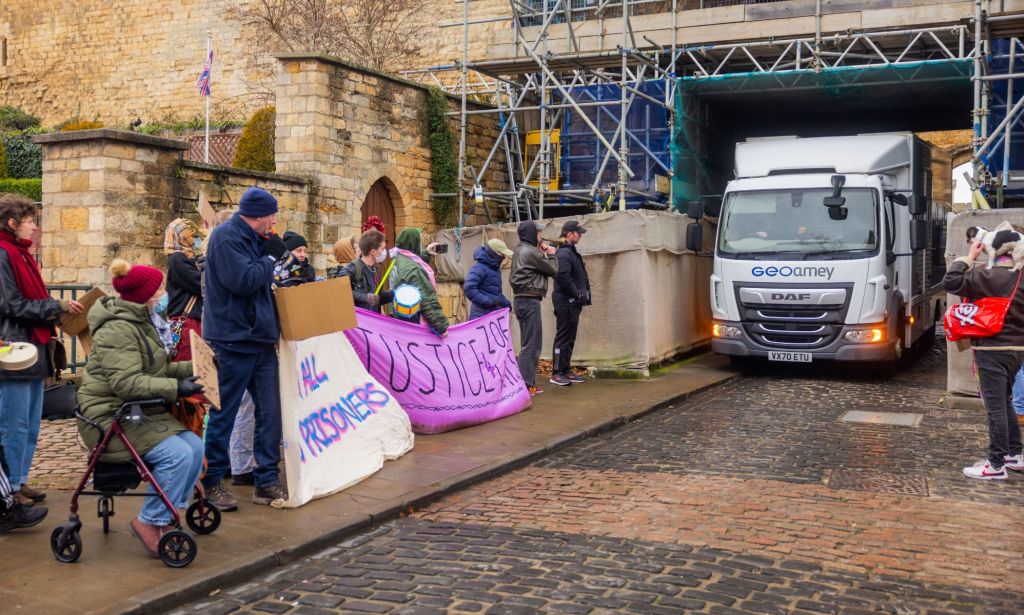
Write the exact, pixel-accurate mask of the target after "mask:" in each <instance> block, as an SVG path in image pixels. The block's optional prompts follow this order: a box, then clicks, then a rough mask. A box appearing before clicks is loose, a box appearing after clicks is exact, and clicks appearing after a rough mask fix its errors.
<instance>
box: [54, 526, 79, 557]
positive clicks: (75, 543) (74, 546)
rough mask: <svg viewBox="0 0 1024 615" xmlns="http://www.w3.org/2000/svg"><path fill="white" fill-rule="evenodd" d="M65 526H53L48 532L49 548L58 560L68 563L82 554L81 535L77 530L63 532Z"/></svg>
mask: <svg viewBox="0 0 1024 615" xmlns="http://www.w3.org/2000/svg"><path fill="white" fill-rule="evenodd" d="M64 530H65V526H63V525H61V526H59V527H55V528H53V532H51V533H50V550H51V551H53V556H54V557H56V558H57V561H58V562H64V563H65V564H70V563H71V562H74V561H76V560H77V559H78V558H79V556H80V555H82V537H81V536H80V535H79V534H78V530H71V531H68V532H66V533H65V531H64Z"/></svg>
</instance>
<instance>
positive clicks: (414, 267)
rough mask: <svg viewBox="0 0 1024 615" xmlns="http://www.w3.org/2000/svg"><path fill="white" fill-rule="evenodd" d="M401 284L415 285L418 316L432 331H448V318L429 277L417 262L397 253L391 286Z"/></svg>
mask: <svg viewBox="0 0 1024 615" xmlns="http://www.w3.org/2000/svg"><path fill="white" fill-rule="evenodd" d="M402 284H409V285H410V286H415V287H416V288H417V290H419V291H420V316H421V317H422V318H423V320H426V321H427V324H428V325H430V328H431V329H433V330H434V333H437V334H438V335H441V334H443V333H445V332H446V331H448V318H447V317H446V316H445V315H444V310H443V309H441V303H440V302H439V301H438V300H437V291H436V290H434V287H433V286H432V285H431V284H430V277H429V276H427V272H426V271H424V270H423V267H420V265H419V263H417V262H416V261H414V260H412V259H411V258H408V257H406V256H402V255H401V254H399V255H398V256H396V257H395V268H394V269H393V270H392V271H391V288H392V290H394V289H395V288H398V287H399V286H400V285H402Z"/></svg>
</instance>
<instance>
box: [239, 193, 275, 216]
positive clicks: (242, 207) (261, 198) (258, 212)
mask: <svg viewBox="0 0 1024 615" xmlns="http://www.w3.org/2000/svg"><path fill="white" fill-rule="evenodd" d="M238 213H239V214H240V215H243V216H247V217H249V218H262V217H263V216H269V215H270V214H276V213H277V199H275V198H274V195H272V194H270V193H269V192H267V191H266V190H264V189H263V188H256V187H255V186H254V187H252V188H249V189H248V190H246V191H245V194H243V195H242V199H241V200H240V201H238Z"/></svg>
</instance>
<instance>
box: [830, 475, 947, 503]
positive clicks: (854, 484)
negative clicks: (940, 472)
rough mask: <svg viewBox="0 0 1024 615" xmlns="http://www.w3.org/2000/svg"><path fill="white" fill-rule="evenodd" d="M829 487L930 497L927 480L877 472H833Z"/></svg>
mask: <svg viewBox="0 0 1024 615" xmlns="http://www.w3.org/2000/svg"><path fill="white" fill-rule="evenodd" d="M828 486H829V487H830V488H832V489H850V490H852V491H871V492H873V493H894V494H898V495H921V496H925V497H927V496H928V480H927V479H925V478H922V477H920V476H913V475H908V474H888V473H886V472H878V471H875V470H832V473H831V475H830V476H829V478H828Z"/></svg>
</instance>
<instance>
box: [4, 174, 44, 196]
mask: <svg viewBox="0 0 1024 615" xmlns="http://www.w3.org/2000/svg"><path fill="white" fill-rule="evenodd" d="M4 192H13V193H14V194H24V195H25V196H27V197H28V198H30V199H32V200H33V201H42V200H43V180H41V179H0V194H2V193H4Z"/></svg>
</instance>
